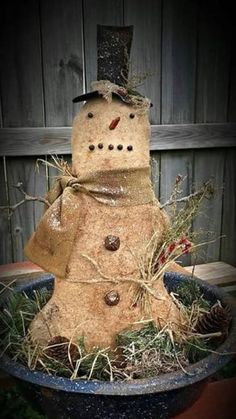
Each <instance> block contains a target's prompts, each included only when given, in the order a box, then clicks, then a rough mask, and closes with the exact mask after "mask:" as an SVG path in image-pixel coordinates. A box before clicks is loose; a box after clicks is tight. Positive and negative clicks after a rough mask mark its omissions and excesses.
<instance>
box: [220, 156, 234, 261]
mask: <svg viewBox="0 0 236 419" xmlns="http://www.w3.org/2000/svg"><path fill="white" fill-rule="evenodd" d="M235 213H236V150H235V149H234V150H227V151H226V159H225V178H224V195H223V223H222V234H224V235H225V236H226V237H225V238H224V239H222V244H221V260H223V261H224V262H227V263H230V264H231V265H234V266H236V251H235V249H236V217H235Z"/></svg>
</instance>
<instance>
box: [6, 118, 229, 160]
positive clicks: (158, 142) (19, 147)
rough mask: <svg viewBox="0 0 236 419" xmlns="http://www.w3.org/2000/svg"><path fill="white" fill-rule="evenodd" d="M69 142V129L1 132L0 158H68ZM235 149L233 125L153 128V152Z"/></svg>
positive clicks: (7, 130)
mask: <svg viewBox="0 0 236 419" xmlns="http://www.w3.org/2000/svg"><path fill="white" fill-rule="evenodd" d="M70 139H71V128H70V127H50V128H4V129H1V130H0V156H35V155H36V156H37V155H42V154H45V155H49V154H70V153H71V146H70ZM235 146H236V124H235V123H226V124H178V125H169V124H168V125H153V126H152V136H151V144H150V149H151V150H152V151H154V150H180V149H185V150H186V149H194V148H214V147H235Z"/></svg>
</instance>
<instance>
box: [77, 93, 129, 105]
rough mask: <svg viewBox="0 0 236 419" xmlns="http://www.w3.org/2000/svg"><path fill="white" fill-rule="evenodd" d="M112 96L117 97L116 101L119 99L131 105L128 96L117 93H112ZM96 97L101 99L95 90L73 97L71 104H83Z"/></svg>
mask: <svg viewBox="0 0 236 419" xmlns="http://www.w3.org/2000/svg"><path fill="white" fill-rule="evenodd" d="M112 95H113V96H115V97H118V99H121V100H122V101H123V102H125V103H128V104H129V105H132V100H131V98H130V97H129V95H120V94H119V93H116V92H113V93H112ZM97 97H102V94H100V93H99V92H98V91H97V90H94V92H89V93H85V94H83V95H80V96H77V97H75V98H74V99H73V100H72V102H73V103H78V102H84V101H87V100H89V99H94V98H97Z"/></svg>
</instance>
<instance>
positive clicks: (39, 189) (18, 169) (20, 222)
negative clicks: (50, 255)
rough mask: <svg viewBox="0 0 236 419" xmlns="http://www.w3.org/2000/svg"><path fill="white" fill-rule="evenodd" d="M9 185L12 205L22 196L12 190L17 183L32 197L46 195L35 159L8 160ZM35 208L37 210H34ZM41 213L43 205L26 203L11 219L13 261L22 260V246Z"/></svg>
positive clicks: (14, 189)
mask: <svg viewBox="0 0 236 419" xmlns="http://www.w3.org/2000/svg"><path fill="white" fill-rule="evenodd" d="M7 175H8V183H9V198H10V199H9V201H10V205H13V204H15V203H17V202H19V201H20V200H22V194H21V193H20V192H19V191H18V190H17V189H16V188H14V185H16V184H17V183H18V182H22V183H23V189H24V190H25V191H26V192H27V193H28V194H29V195H32V196H43V195H45V193H46V178H45V176H43V175H42V174H41V175H40V174H39V173H37V172H36V164H35V159H33V158H27V159H25V158H20V157H19V158H9V159H8V164H7ZM36 208H37V209H36ZM42 211H43V204H42V203H39V202H35V203H33V202H27V203H26V204H23V205H21V206H20V207H19V208H18V209H17V211H15V212H14V213H13V215H12V217H11V228H12V238H13V261H14V262H15V261H20V260H24V259H25V257H24V253H23V249H24V245H25V243H26V241H27V240H28V238H29V237H30V235H31V234H32V233H33V231H34V230H35V227H36V224H37V221H38V218H39V216H40V214H41V213H42Z"/></svg>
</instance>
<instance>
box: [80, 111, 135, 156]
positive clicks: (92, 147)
mask: <svg viewBox="0 0 236 419" xmlns="http://www.w3.org/2000/svg"><path fill="white" fill-rule="evenodd" d="M93 116H94V115H93V113H92V112H89V113H88V118H93ZM129 117H130V118H131V119H133V118H134V117H135V115H134V114H133V113H131V114H130V115H129ZM119 122H120V117H117V118H115V119H113V120H112V121H111V123H110V125H109V129H110V130H114V129H115V128H116V127H117V125H118V124H119ZM96 148H98V149H99V150H103V149H104V144H103V143H98V144H97V146H95V145H94V144H90V145H89V150H90V151H94V150H95V149H96ZM107 148H108V150H110V151H111V150H114V149H117V150H119V151H121V150H125V148H124V146H123V145H122V144H118V145H117V146H114V145H113V144H109V145H108V146H107ZM126 150H128V151H133V146H132V145H128V146H127V147H126Z"/></svg>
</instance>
